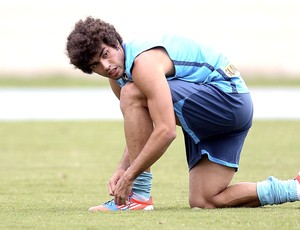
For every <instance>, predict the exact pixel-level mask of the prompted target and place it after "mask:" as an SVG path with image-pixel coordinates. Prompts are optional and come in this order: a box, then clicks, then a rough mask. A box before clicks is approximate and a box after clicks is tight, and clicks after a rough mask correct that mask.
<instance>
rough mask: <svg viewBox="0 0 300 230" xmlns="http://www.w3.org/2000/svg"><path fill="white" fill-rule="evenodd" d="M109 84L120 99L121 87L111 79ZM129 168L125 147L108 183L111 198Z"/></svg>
mask: <svg viewBox="0 0 300 230" xmlns="http://www.w3.org/2000/svg"><path fill="white" fill-rule="evenodd" d="M109 84H110V87H111V89H112V91H113V92H114V94H115V95H116V97H117V98H118V99H120V91H121V87H120V86H119V85H118V83H117V82H116V81H115V80H112V79H109ZM129 166H130V160H129V154H128V149H127V146H125V149H124V153H123V156H122V158H121V160H120V162H119V165H118V167H117V168H116V170H115V172H114V174H113V176H112V177H111V178H110V180H109V182H108V190H109V194H110V195H111V196H113V195H114V192H115V187H116V184H117V183H118V181H119V179H120V178H121V177H122V176H123V174H124V173H125V171H126V170H127V169H128V168H129Z"/></svg>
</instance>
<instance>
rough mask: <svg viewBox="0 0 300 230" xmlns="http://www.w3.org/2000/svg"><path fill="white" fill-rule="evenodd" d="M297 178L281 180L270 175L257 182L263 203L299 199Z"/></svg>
mask: <svg viewBox="0 0 300 230" xmlns="http://www.w3.org/2000/svg"><path fill="white" fill-rule="evenodd" d="M297 184H299V183H298V181H296V180H286V181H281V180H278V179H277V178H275V177H273V176H270V177H269V178H268V180H265V181H261V182H258V183H257V194H258V198H259V200H260V203H261V205H267V204H269V205H273V204H282V203H286V202H294V201H297V200H299V197H298V195H297Z"/></svg>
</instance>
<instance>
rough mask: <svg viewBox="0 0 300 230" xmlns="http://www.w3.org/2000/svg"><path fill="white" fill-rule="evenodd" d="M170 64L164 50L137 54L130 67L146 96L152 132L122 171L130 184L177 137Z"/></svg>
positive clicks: (171, 64)
mask: <svg viewBox="0 0 300 230" xmlns="http://www.w3.org/2000/svg"><path fill="white" fill-rule="evenodd" d="M173 68H174V67H173V63H172V61H171V60H170V58H169V56H168V55H167V53H166V52H165V51H164V50H163V49H153V50H149V51H147V52H144V53H142V54H140V55H139V56H138V57H137V58H136V60H135V62H134V68H133V72H132V75H133V80H134V83H135V85H136V86H137V87H138V88H139V89H140V91H141V92H142V93H143V94H144V95H145V97H146V98H147V106H148V110H149V113H150V116H151V119H152V121H153V123H154V127H155V128H154V131H153V132H152V134H151V136H150V138H149V139H148V141H147V143H146V144H145V146H144V148H143V149H142V151H141V152H140V154H139V155H138V157H137V158H136V159H135V160H134V161H133V162H132V164H131V166H130V168H129V169H128V170H127V171H126V173H125V174H124V177H123V178H124V182H125V181H128V182H129V183H128V184H130V183H132V182H133V181H134V179H135V178H136V177H137V176H138V175H139V174H140V173H141V172H143V171H144V170H146V169H147V168H149V167H150V166H151V165H152V164H154V163H155V162H156V161H157V160H158V159H159V158H160V157H161V156H162V155H163V153H164V152H165V151H166V149H167V148H168V147H169V145H170V144H171V142H172V141H173V140H174V138H175V137H176V122H175V115H174V110H173V103H172V97H171V92H170V88H169V85H168V82H167V80H166V77H165V76H166V75H167V74H170V73H172V72H174V69H173Z"/></svg>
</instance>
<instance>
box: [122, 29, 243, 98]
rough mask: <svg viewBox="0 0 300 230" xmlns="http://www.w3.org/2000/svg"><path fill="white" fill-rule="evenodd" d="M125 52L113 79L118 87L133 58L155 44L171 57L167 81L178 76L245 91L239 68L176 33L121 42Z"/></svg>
mask: <svg viewBox="0 0 300 230" xmlns="http://www.w3.org/2000/svg"><path fill="white" fill-rule="evenodd" d="M122 45H123V49H124V52H125V72H124V75H123V77H121V78H119V79H118V80H117V82H118V84H119V85H120V86H121V87H122V86H124V85H125V84H126V82H128V81H133V80H132V68H133V63H134V60H135V58H136V57H137V56H138V55H139V54H141V53H142V52H144V51H147V50H149V49H152V48H155V47H163V48H164V49H165V50H166V52H167V53H168V55H169V57H170V58H171V60H172V62H173V64H174V67H175V74H174V76H168V77H167V80H168V81H171V80H172V79H179V80H183V81H187V82H193V83H198V84H202V83H203V84H213V85H215V86H216V87H218V88H220V89H221V90H222V91H224V92H226V93H248V92H249V90H248V88H247V86H246V84H245V83H244V81H243V79H242V77H241V76H240V73H239V71H238V70H237V69H236V68H235V67H234V66H233V65H232V64H231V63H230V62H229V60H228V59H227V58H226V57H225V56H224V55H223V54H222V53H220V52H217V51H216V50H214V49H212V48H211V47H208V46H206V45H204V44H201V43H199V42H196V41H195V40H192V39H190V38H186V37H182V36H180V35H170V34H166V35H163V36H156V37H148V38H146V39H142V38H139V39H135V40H132V41H129V42H126V43H123V44H122Z"/></svg>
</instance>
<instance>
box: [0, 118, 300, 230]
mask: <svg viewBox="0 0 300 230" xmlns="http://www.w3.org/2000/svg"><path fill="white" fill-rule="evenodd" d="M299 130H300V121H298V120H295V121H261V120H256V121H254V125H253V128H252V130H251V131H250V133H249V136H248V138H247V141H246V143H245V146H244V151H243V154H242V158H241V162H240V170H239V172H238V173H237V174H236V177H235V178H234V181H233V183H234V182H238V181H259V180H264V179H265V178H267V177H268V176H269V175H274V176H277V177H280V178H281V179H287V178H291V177H293V176H295V173H296V172H297V171H298V170H299V149H300V142H299ZM0 136H1V138H0V175H1V176H0V210H1V211H0V220H1V221H0V229H116V228H120V229H251V230H253V229H299V228H300V219H299V215H300V202H298V203H297V202H295V203H288V204H284V205H279V206H266V207H264V208H228V209H217V210H202V209H197V210H191V209H190V208H189V206H188V172H187V166H186V161H185V155H184V147H183V140H182V135H181V133H180V130H179V129H178V138H177V139H176V140H175V141H174V143H173V144H172V146H171V147H170V148H169V150H168V151H167V152H166V153H165V155H163V157H162V158H161V159H160V160H159V161H158V162H157V163H156V164H155V166H154V167H153V171H152V172H153V174H154V181H153V191H152V195H153V197H154V202H155V209H156V210H155V211H152V212H143V211H137V212H118V213H89V212H88V211H87V209H88V208H89V207H90V206H92V205H95V204H97V203H100V202H103V201H106V200H107V199H109V196H108V195H107V188H106V185H107V181H108V179H109V178H110V176H111V175H112V173H113V171H114V169H115V167H116V164H117V163H118V161H119V157H120V154H121V153H122V151H123V146H124V138H123V128H122V123H121V122H118V121H114V122H112V121H86V122H85V121H80V122H76V121H68V122H67V121H66V122H63V121H62V122H50V121H49V122H46V121H45V122H42V121H40V122H37V121H36V122H0Z"/></svg>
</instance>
